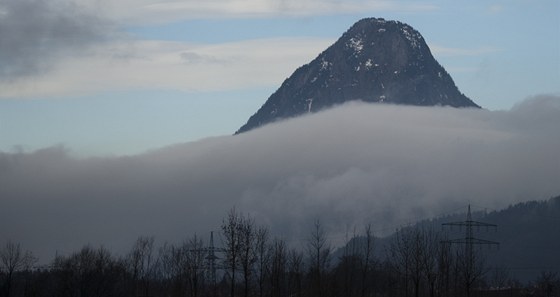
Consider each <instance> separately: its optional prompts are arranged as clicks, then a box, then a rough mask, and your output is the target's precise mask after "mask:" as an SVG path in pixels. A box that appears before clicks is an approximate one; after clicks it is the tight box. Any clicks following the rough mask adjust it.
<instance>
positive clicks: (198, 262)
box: [0, 210, 560, 297]
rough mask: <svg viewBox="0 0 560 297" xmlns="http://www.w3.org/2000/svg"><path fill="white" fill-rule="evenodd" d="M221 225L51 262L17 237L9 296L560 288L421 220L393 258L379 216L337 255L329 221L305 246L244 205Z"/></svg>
mask: <svg viewBox="0 0 560 297" xmlns="http://www.w3.org/2000/svg"><path fill="white" fill-rule="evenodd" d="M221 229H222V230H221V241H220V243H221V248H219V249H218V248H215V249H211V248H209V247H208V244H207V243H205V242H203V241H202V240H201V238H199V237H197V236H196V235H195V236H193V237H192V238H190V239H187V240H185V241H184V242H183V243H181V244H178V245H175V244H169V243H165V244H163V245H161V246H160V247H156V245H155V240H154V238H153V237H141V238H138V240H137V241H136V242H135V243H134V245H133V246H132V248H131V249H130V251H129V252H128V253H127V254H126V255H124V256H116V255H114V254H112V253H111V252H110V251H108V250H107V249H105V248H103V247H99V248H94V247H91V246H85V247H83V248H82V249H81V250H79V251H76V252H75V253H73V254H71V255H67V256H58V257H57V258H56V259H55V260H53V262H52V263H51V264H50V265H49V266H46V267H36V266H34V263H35V262H36V259H35V258H34V257H33V255H32V254H30V253H29V252H25V251H24V250H23V249H22V247H21V246H20V245H19V244H14V243H11V242H8V243H7V244H6V245H5V246H3V247H2V248H0V267H1V272H0V282H1V283H0V285H1V286H2V287H1V294H2V295H1V296H7V297H10V296H57V297H65V296H68V297H86V296H122V297H126V296H134V297H136V296H162V297H164V296H170V297H171V296H230V297H234V296H243V297H253V296H258V297H263V296H266V297H284V296H286V297H288V296H289V297H292V296H293V297H296V296H301V297H304V296H309V297H313V296H326V297H329V296H333V297H334V296H345V297H346V296H348V297H353V296H357V297H366V296H415V297H418V296H430V297H434V296H438V297H439V296H442V297H447V296H469V297H470V296H560V293H559V292H560V280H559V278H558V276H557V275H556V274H554V273H551V272H543V273H542V274H541V276H540V277H539V278H538V279H536V280H535V281H534V282H532V283H530V284H526V285H521V284H520V283H519V282H517V281H515V280H512V279H511V278H510V277H509V276H508V274H507V270H506V269H488V268H487V267H486V265H485V261H484V257H483V256H482V254H481V252H480V250H478V249H472V250H470V249H468V248H465V247H464V246H462V245H457V246H455V245H451V244H445V243H443V244H442V242H444V241H445V240H444V238H442V235H441V234H440V233H439V232H437V231H434V230H429V229H422V228H420V227H418V228H406V229H401V230H399V231H398V232H397V233H396V235H395V236H394V237H393V239H392V242H391V244H390V246H389V248H387V250H386V251H385V253H384V254H386V255H387V256H386V257H384V258H378V257H376V256H374V255H375V254H374V249H375V248H376V244H375V240H374V236H373V234H372V232H371V227H370V226H365V228H364V230H363V232H362V233H361V234H356V235H357V237H356V238H355V239H353V240H351V241H350V242H349V243H348V244H347V245H346V246H345V247H344V248H343V251H342V252H341V253H340V254H341V255H339V256H336V257H335V256H334V255H333V252H334V251H333V249H332V247H331V246H330V245H329V243H328V239H327V238H328V236H327V233H326V232H325V230H324V229H323V227H322V225H321V224H320V223H319V222H316V223H315V224H314V225H313V226H311V228H310V232H309V238H308V240H307V242H306V245H305V247H304V248H302V249H295V248H292V247H289V246H288V245H287V244H286V242H285V241H283V240H281V239H277V238H271V236H270V235H269V232H268V229H267V228H266V227H262V226H257V225H256V224H255V222H254V221H253V220H252V219H251V218H250V217H248V216H244V215H242V214H240V213H238V212H236V211H235V210H232V211H231V212H230V213H229V214H228V216H227V218H225V219H224V221H223V224H222V228H221ZM377 254H379V253H377Z"/></svg>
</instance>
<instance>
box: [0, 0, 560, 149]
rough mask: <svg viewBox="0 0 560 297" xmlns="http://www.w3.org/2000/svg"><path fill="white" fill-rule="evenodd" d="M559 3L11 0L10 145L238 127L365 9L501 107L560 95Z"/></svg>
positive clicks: (1, 115) (1, 78)
mask: <svg viewBox="0 0 560 297" xmlns="http://www.w3.org/2000/svg"><path fill="white" fill-rule="evenodd" d="M559 5H560V4H559V2H558V1H556V0H550V1H526V0H519V1H481V0H479V1H389V0H387V1H383V0H382V1H367V0H345V1H339V0H327V1H325V0H321V1H318V0H275V1H269V0H214V1H190V0H185V1H163V0H117V1H115V0H49V1H43V0H0V151H4V152H13V151H15V150H17V149H23V150H25V151H33V150H36V149H39V148H43V147H49V146H52V145H57V144H62V145H64V146H65V147H66V148H67V149H69V150H70V151H71V154H73V155H77V156H91V155H98V156H100V155H101V156H106V155H129V154H137V153H140V152H144V151H146V150H148V149H155V148H159V147H162V146H165V145H170V144H174V143H181V142H188V141H193V140H198V139H202V138H205V137H209V136H218V135H228V134H231V133H233V132H234V131H236V130H237V129H238V128H239V127H240V126H241V125H242V124H244V123H245V121H246V120H247V119H248V117H249V116H250V115H251V114H253V113H254V112H255V111H256V110H257V109H258V108H259V107H260V106H261V105H262V104H263V103H264V102H265V100H266V99H267V98H268V96H269V95H270V94H271V93H272V92H274V91H275V90H276V89H277V88H278V87H279V86H280V84H281V83H282V81H283V80H284V79H285V78H287V77H288V76H289V75H290V74H291V73H292V72H293V71H294V70H295V69H296V68H297V67H298V66H301V65H302V64H304V63H307V62H309V61H311V60H312V59H313V58H315V57H316V56H317V55H318V54H319V53H320V52H321V51H322V50H324V49H325V48H326V47H328V46H329V45H330V44H332V43H333V42H334V41H335V40H336V39H337V38H338V37H339V36H340V35H341V34H342V33H343V32H344V31H345V30H347V29H348V28H349V27H350V26H351V25H352V24H353V23H354V22H356V21H357V20H359V19H361V18H363V17H384V18H386V19H392V20H400V21H403V22H406V23H408V24H409V25H411V26H413V27H414V28H415V29H417V30H418V31H420V33H422V34H423V36H424V38H425V39H426V41H427V42H428V44H429V46H430V48H431V49H432V52H433V54H434V56H435V57H436V59H437V60H438V61H439V62H440V63H441V64H442V65H443V66H444V67H445V68H446V69H447V71H448V72H449V73H450V74H451V76H452V77H453V79H454V80H455V83H456V84H457V85H458V87H459V89H460V90H461V91H462V92H463V93H465V94H466V95H467V96H469V97H470V98H471V99H473V100H474V101H475V102H476V103H477V104H479V105H481V106H483V107H484V108H487V109H489V110H509V109H510V108H511V107H512V106H513V105H514V104H515V103H518V102H521V101H522V100H524V99H525V98H527V97H530V96H535V95H539V94H558V93H560V21H559V19H560V18H559V11H560V7H559Z"/></svg>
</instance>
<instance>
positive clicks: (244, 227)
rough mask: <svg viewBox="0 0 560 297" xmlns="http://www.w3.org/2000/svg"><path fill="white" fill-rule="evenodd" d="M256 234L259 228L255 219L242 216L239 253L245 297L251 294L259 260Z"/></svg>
mask: <svg viewBox="0 0 560 297" xmlns="http://www.w3.org/2000/svg"><path fill="white" fill-rule="evenodd" d="M256 236H257V230H256V227H255V221H254V220H253V219H252V218H251V217H249V216H247V217H243V216H242V217H241V226H240V229H239V244H240V252H241V253H240V254H239V263H240V265H241V271H242V273H243V296H245V297H248V296H249V291H250V280H251V277H252V272H253V266H254V265H255V262H256V261H257V253H256V247H257V246H256Z"/></svg>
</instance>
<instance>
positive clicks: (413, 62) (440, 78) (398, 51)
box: [236, 18, 479, 134]
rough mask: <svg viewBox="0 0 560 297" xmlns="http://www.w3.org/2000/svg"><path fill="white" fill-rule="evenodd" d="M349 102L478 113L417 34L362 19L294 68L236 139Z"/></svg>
mask: <svg viewBox="0 0 560 297" xmlns="http://www.w3.org/2000/svg"><path fill="white" fill-rule="evenodd" d="M352 100H361V101H365V102H378V103H392V104H408V105H418V106H435V105H441V106H453V107H476V108H478V107H479V106H478V105H476V104H475V103H474V102H473V101H471V100H470V99H469V98H467V97H466V96H465V95H463V94H462V93H460V92H459V90H458V88H457V87H456V86H455V83H454V82H453V79H452V78H451V76H450V75H449V74H448V73H447V72H446V71H445V69H444V68H443V67H442V66H441V65H440V64H439V63H438V62H437V61H436V60H435V59H434V57H433V56H432V54H431V52H430V49H429V47H428V45H427V44H426V42H425V41H424V38H423V37H422V35H421V34H420V33H419V32H418V31H416V30H415V29H414V28H412V27H411V26H409V25H407V24H404V23H401V22H398V21H387V20H385V19H381V18H367V19H362V20H360V21H358V22H357V23H355V24H354V25H353V26H352V27H351V28H350V29H348V31H346V32H345V33H344V34H343V35H342V36H341V37H340V38H339V39H338V40H337V41H336V42H335V43H334V44H333V45H331V46H330V47H329V48H327V49H326V50H325V51H324V52H322V53H321V54H319V56H318V57H317V58H315V59H314V60H313V61H311V62H310V63H309V64H306V65H303V66H301V67H300V68H298V69H297V70H296V71H295V72H294V73H293V74H292V75H291V76H290V77H289V78H288V79H286V80H285V81H284V83H283V84H282V85H281V87H280V88H279V89H278V90H277V91H276V92H275V93H273V94H272V95H271V96H270V97H269V98H268V100H267V101H266V102H265V103H264V105H263V106H262V107H261V108H260V109H259V110H258V111H257V112H256V113H255V114H254V115H253V116H251V117H250V118H249V120H248V122H247V123H246V124H245V125H244V126H242V127H241V128H240V129H239V130H238V131H237V132H236V134H237V133H241V132H245V131H248V130H251V129H254V128H257V127H260V126H262V125H265V124H267V123H271V122H274V121H277V120H280V119H286V118H290V117H295V116H298V115H302V114H305V113H309V112H316V111H319V110H322V109H324V108H329V107H332V106H334V105H338V104H342V103H344V102H347V101H352Z"/></svg>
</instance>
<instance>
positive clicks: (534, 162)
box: [0, 96, 560, 261]
mask: <svg viewBox="0 0 560 297" xmlns="http://www.w3.org/2000/svg"><path fill="white" fill-rule="evenodd" d="M559 127H560V97H558V96H539V97H535V98H530V99H528V100H526V101H524V102H522V103H520V104H518V105H516V106H515V107H514V108H512V109H511V110H509V111H487V110H478V109H454V108H447V107H410V106H393V105H375V104H365V103H350V104H346V105H343V106H340V107H337V108H334V109H331V110H327V111H324V112H320V113H317V114H311V115H307V116H304V117H300V118H296V119H291V120H286V121H283V122H279V123H275V124H271V125H268V126H266V127H263V128H260V129H256V130H253V131H250V132H247V133H244V134H241V135H236V136H223V137H216V138H209V139H203V140H200V141H198V142H192V143H184V144H177V145H174V146H171V147H166V148H162V149H159V150H156V151H151V152H147V153H144V154H141V155H136V156H123V157H97V158H89V159H75V158H73V157H71V153H70V152H69V151H68V149H67V148H65V147H62V146H61V147H51V148H46V149H42V150H38V151H35V152H9V153H0V202H1V207H0V242H3V241H5V240H8V239H10V240H12V241H17V242H21V243H22V245H23V246H24V247H25V248H27V249H30V250H32V251H33V252H34V253H35V254H37V255H38V256H39V257H40V258H41V259H42V260H43V261H48V260H50V258H52V257H53V256H54V255H55V253H59V254H64V253H68V252H71V251H74V250H76V249H78V248H80V247H81V246H82V245H84V244H87V243H90V244H93V245H101V244H102V245H104V246H105V247H107V248H109V249H112V250H114V251H117V252H122V251H124V250H126V249H127V248H128V247H129V246H131V245H132V243H133V241H134V239H135V238H136V237H137V236H140V235H154V236H155V237H156V239H157V240H158V241H160V242H161V241H166V240H169V241H174V242H177V241H180V240H183V239H185V238H187V237H189V236H191V235H192V234H194V233H195V232H196V233H197V234H199V235H206V234H208V232H209V231H211V230H215V231H217V230H219V226H220V224H221V222H222V219H223V218H224V217H225V215H226V213H227V211H228V210H229V209H231V208H232V207H236V208H237V210H239V211H241V212H243V213H246V214H250V215H251V216H252V217H254V218H255V219H256V221H257V222H258V223H259V224H266V225H267V226H269V227H270V228H271V229H272V231H273V232H274V234H275V235H277V236H281V237H283V238H284V239H286V240H287V241H288V242H289V243H291V244H294V245H298V244H303V243H304V242H305V238H306V237H307V236H308V234H309V232H310V229H311V228H312V222H313V221H314V220H320V221H321V222H322V223H323V224H324V225H325V227H326V229H327V231H328V232H329V234H330V235H329V239H330V240H331V242H333V243H334V244H337V243H340V242H341V240H342V239H343V238H344V234H345V233H346V231H348V230H352V228H354V227H357V228H361V227H362V226H363V225H364V224H366V223H371V224H372V226H373V229H374V231H375V232H376V234H378V235H383V234H387V233H390V232H392V231H394V230H395V229H396V228H397V227H399V226H402V225H403V224H407V223H410V222H414V221H416V220H418V219H425V218H429V217H431V216H437V215H440V214H445V213H449V212H450V211H454V210H456V209H457V208H458V207H462V206H466V205H467V204H469V203H471V204H473V205H475V206H477V207H481V208H488V209H489V210H493V209H500V208H503V207H507V206H508V205H509V204H511V203H516V202H521V201H527V200H535V199H547V198H550V197H552V196H555V195H558V194H560V157H559V152H560V132H559V130H558V128H559ZM233 130H235V127H232V131H233Z"/></svg>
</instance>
